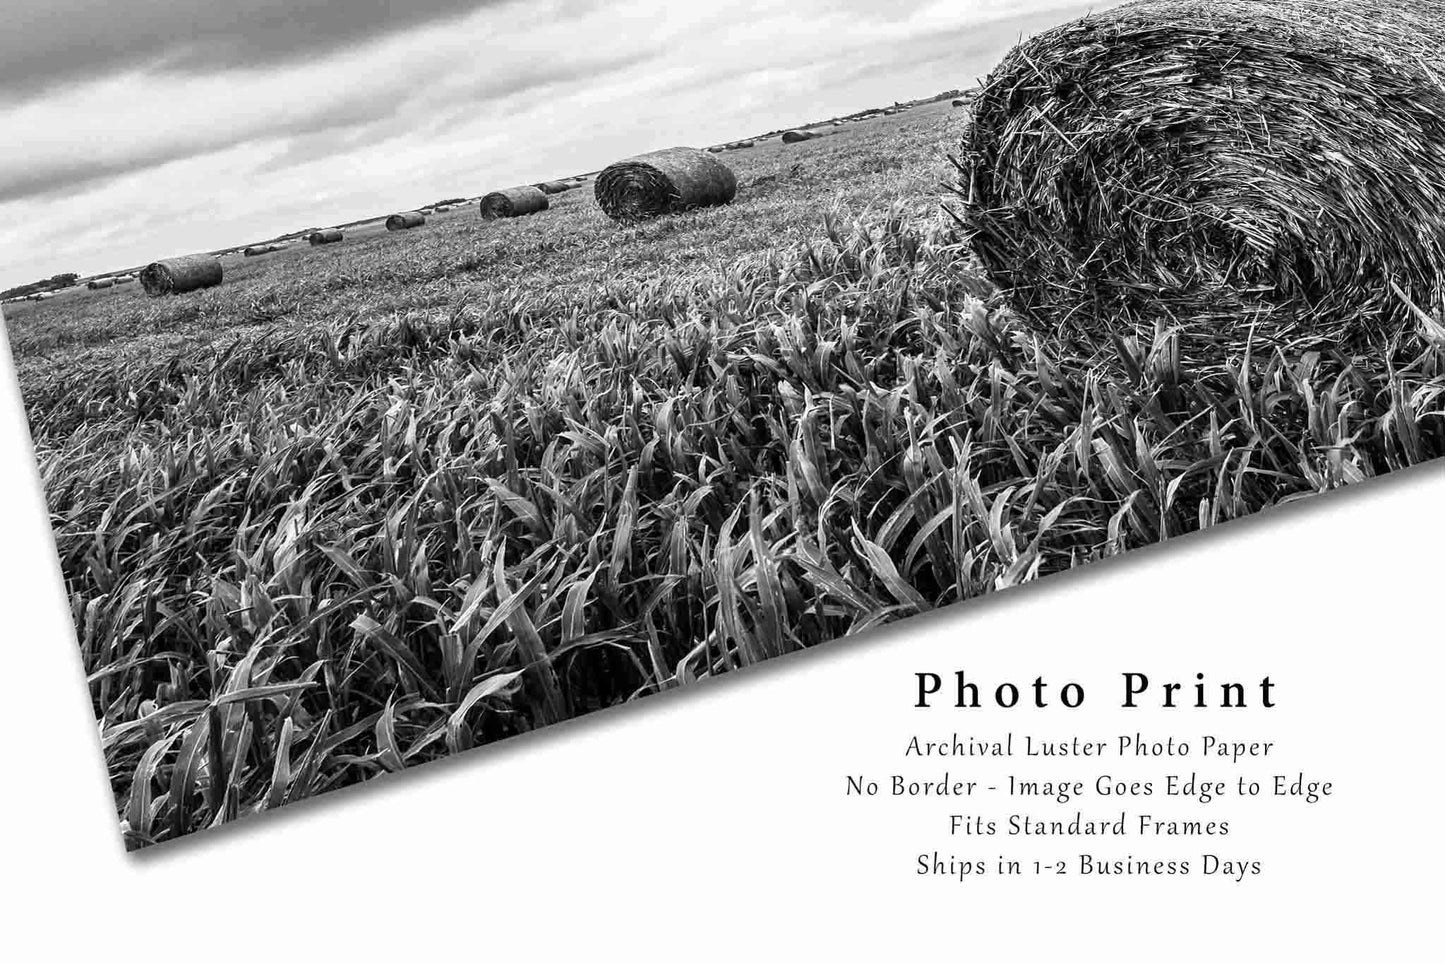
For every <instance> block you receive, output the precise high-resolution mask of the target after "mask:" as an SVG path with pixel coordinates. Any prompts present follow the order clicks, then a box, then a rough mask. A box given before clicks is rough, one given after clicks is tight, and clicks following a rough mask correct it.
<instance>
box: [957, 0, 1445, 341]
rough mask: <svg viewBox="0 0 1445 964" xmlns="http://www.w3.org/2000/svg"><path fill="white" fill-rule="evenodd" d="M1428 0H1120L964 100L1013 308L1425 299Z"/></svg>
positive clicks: (1352, 321)
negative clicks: (1245, 1) (1342, 0)
mask: <svg viewBox="0 0 1445 964" xmlns="http://www.w3.org/2000/svg"><path fill="white" fill-rule="evenodd" d="M1442 51H1445V18H1442V17H1441V16H1440V15H1439V5H1438V3H1435V2H1428V3H1427V2H1424V0H1413V2H1407V3H1398V2H1388V0H1352V2H1350V3H1336V2H1333V0H1258V2H1254V3H1249V4H1243V3H1234V2H1224V0H1213V2H1209V0H1136V2H1134V3H1130V4H1126V5H1125V6H1122V7H1118V8H1115V9H1112V10H1110V11H1108V12H1105V13H1102V14H1097V15H1093V16H1089V17H1086V18H1084V19H1082V20H1077V21H1074V22H1072V23H1068V24H1065V25H1063V26H1061V27H1058V28H1055V29H1054V30H1051V31H1049V32H1047V33H1044V34H1042V35H1040V36H1038V37H1035V38H1033V39H1032V40H1030V41H1028V42H1026V43H1025V44H1023V45H1021V46H1020V47H1019V48H1018V49H1016V50H1015V51H1014V52H1013V53H1011V54H1010V55H1009V56H1008V57H1007V58H1005V60H1004V61H1003V63H1002V64H1000V66H999V67H998V68H997V69H996V70H995V71H994V72H993V73H992V74H991V75H990V77H989V78H988V80H987V81H986V82H985V85H984V87H983V88H982V90H981V91H980V92H979V93H978V94H977V95H976V96H975V98H974V102H973V110H974V121H973V124H972V125H971V127H970V129H969V132H968V134H967V135H966V140H965V143H964V165H963V168H964V171H965V176H964V183H963V185H962V190H963V192H964V195H965V197H966V198H967V199H968V200H967V205H966V209H965V217H966V220H967V221H968V222H969V223H970V226H971V229H972V240H973V247H974V250H975V251H976V252H977V254H978V256H979V258H980V259H981V260H982V262H983V264H984V266H985V268H986V269H987V271H988V273H989V274H990V276H991V277H992V279H993V280H994V281H995V282H996V283H997V284H998V285H999V287H1000V288H1002V289H1003V290H1004V291H1005V293H1006V294H1007V296H1008V298H1009V300H1010V301H1011V303H1012V305H1013V306H1014V307H1015V308H1016V309H1017V310H1018V311H1019V312H1020V313H1021V314H1023V315H1024V316H1025V317H1028V318H1031V319H1034V320H1036V321H1038V322H1040V323H1041V324H1043V325H1046V326H1048V327H1050V328H1055V329H1056V328H1060V327H1063V326H1072V327H1074V328H1076V329H1079V330H1098V329H1104V330H1107V329H1108V328H1110V327H1111V326H1113V325H1115V324H1116V323H1117V324H1122V325H1124V326H1125V327H1126V330H1127V328H1128V327H1132V328H1133V329H1134V331H1135V332H1136V333H1138V334H1140V335H1142V336H1144V337H1152V335H1153V333H1154V332H1155V330H1156V328H1157V327H1159V326H1163V327H1169V328H1176V327H1177V328H1181V329H1183V331H1184V332H1185V337H1187V338H1190V339H1195V338H1202V339H1204V340H1205V341H1206V342H1211V343H1218V342H1225V341H1227V342H1230V343H1233V344H1237V343H1239V342H1241V341H1242V340H1243V339H1244V338H1245V337H1248V335H1249V333H1250V332H1251V331H1252V330H1253V331H1257V332H1259V333H1261V334H1265V335H1269V336H1271V337H1272V338H1274V339H1278V340H1285V341H1289V342H1292V343H1302V342H1315V343H1336V342H1339V341H1340V340H1342V339H1345V338H1349V337H1352V336H1354V335H1357V334H1362V333H1369V332H1373V331H1375V330H1377V329H1380V328H1382V327H1383V328H1384V329H1385V330H1389V329H1390V328H1391V327H1393V325H1394V324H1395V323H1396V322H1398V321H1399V320H1401V319H1403V318H1404V317H1405V316H1406V314H1407V312H1408V311H1409V308H1408V306H1406V305H1405V304H1403V302H1402V299H1401V298H1399V297H1398V295H1397V294H1396V293H1395V291H1394V290H1393V288H1394V287H1395V286H1398V288H1399V289H1400V290H1401V291H1402V292H1404V293H1405V295H1406V296H1407V297H1408V298H1409V299H1410V300H1412V301H1413V302H1414V303H1415V304H1416V305H1420V306H1424V307H1425V308H1426V310H1438V308H1439V307H1440V306H1441V305H1442V303H1445V53H1442Z"/></svg>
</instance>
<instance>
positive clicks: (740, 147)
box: [733, 141, 754, 151]
mask: <svg viewBox="0 0 1445 964" xmlns="http://www.w3.org/2000/svg"><path fill="white" fill-rule="evenodd" d="M753 146H754V142H753V141H738V142H737V143H736V144H734V145H733V150H735V151H745V150H748V149H749V148H751V147H753Z"/></svg>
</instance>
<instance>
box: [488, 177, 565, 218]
mask: <svg viewBox="0 0 1445 964" xmlns="http://www.w3.org/2000/svg"><path fill="white" fill-rule="evenodd" d="M550 206H551V202H550V201H548V200H547V195H546V194H545V193H543V192H542V190H541V189H539V188H535V187H532V186H531V185H530V184H528V185H523V186H522V187H509V188H507V189H506V190H505V191H493V192H492V193H491V194H488V195H486V196H485V197H483V198H482V200H481V202H480V203H479V204H478V206H477V210H478V211H479V212H480V214H481V215H482V219H483V220H485V221H496V220H498V219H499V218H520V217H523V216H525V215H528V214H536V213H537V212H539V211H545V210H547V208H548V207H550Z"/></svg>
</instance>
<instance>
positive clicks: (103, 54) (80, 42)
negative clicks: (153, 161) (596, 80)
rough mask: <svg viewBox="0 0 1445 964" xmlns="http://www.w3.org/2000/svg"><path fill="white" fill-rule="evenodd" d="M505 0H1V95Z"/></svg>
mask: <svg viewBox="0 0 1445 964" xmlns="http://www.w3.org/2000/svg"><path fill="white" fill-rule="evenodd" d="M505 2H508V0H407V2H406V3H405V4H401V3H395V2H393V0H226V2H224V3H218V2H215V0H210V2H201V3H197V2H196V0H124V2H115V0H6V8H7V9H6V14H5V19H6V29H5V30H4V32H0V99H11V100H14V99H21V98H28V97H31V96H34V95H35V94H37V93H40V92H42V91H45V90H47V89H50V88H53V87H55V86H57V85H60V84H72V83H77V82H83V81H86V80H94V79H96V78H98V77H103V76H107V75H110V74H113V73H116V72H119V71H124V70H129V69H134V68H153V69H160V70H163V71H165V72H168V73H177V74H187V75H201V74H207V73H213V72H216V71H224V70H229V69H236V68H248V69H253V68H261V67H275V66H279V65H283V64H289V63H295V62H298V61H306V60H317V59H324V58H326V57H328V56H330V55H332V54H334V53H336V52H338V51H340V50H345V49H347V48H351V47H355V46H357V45H360V44H363V43H366V42H368V41H372V40H375V39H377V38H379V37H384V36H387V35H391V34H396V33H401V32H404V31H408V30H414V29H416V28H418V27H423V26H427V25H430V24H433V23H436V22H438V21H445V20H451V19H457V18H460V17H462V16H465V15H467V14H471V13H474V12H476V11H477V10H478V9H480V8H484V7H493V6H498V5H500V4H502V3H505Z"/></svg>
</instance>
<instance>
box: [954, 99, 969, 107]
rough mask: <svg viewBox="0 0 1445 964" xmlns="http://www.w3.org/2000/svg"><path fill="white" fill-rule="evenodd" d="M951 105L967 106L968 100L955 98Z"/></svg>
mask: <svg viewBox="0 0 1445 964" xmlns="http://www.w3.org/2000/svg"><path fill="white" fill-rule="evenodd" d="M953 106H954V107H967V106H968V101H966V100H955V101H954V102H953Z"/></svg>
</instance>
